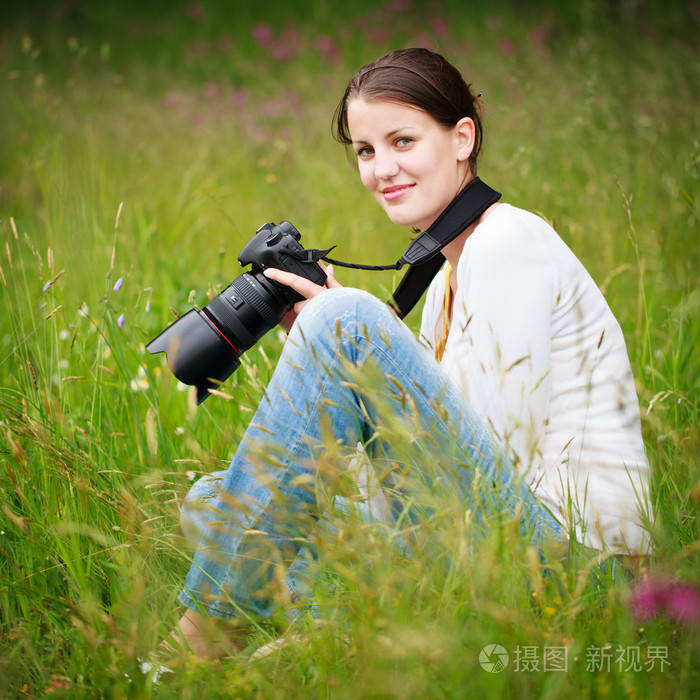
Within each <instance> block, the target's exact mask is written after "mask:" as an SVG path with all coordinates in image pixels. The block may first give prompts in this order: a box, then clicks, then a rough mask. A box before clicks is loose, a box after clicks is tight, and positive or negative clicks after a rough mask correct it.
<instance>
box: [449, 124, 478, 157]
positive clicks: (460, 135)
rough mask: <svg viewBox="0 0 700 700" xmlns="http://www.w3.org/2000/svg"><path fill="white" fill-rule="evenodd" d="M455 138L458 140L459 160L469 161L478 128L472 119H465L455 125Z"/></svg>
mask: <svg viewBox="0 0 700 700" xmlns="http://www.w3.org/2000/svg"><path fill="white" fill-rule="evenodd" d="M454 129H455V137H456V138H457V160H458V161H465V160H469V156H470V155H471V154H472V151H473V150H474V140H475V138H476V127H475V126H474V121H473V120H472V119H471V118H470V117H463V118H462V119H460V120H459V121H458V122H457V123H456V124H455V127H454Z"/></svg>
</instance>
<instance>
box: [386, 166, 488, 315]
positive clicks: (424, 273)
mask: <svg viewBox="0 0 700 700" xmlns="http://www.w3.org/2000/svg"><path fill="white" fill-rule="evenodd" d="M500 198H501V193H500V192H496V190H494V189H491V188H490V187H489V186H488V185H487V184H486V183H485V182H483V181H482V180H480V179H479V178H478V177H475V178H474V179H473V180H472V181H471V182H470V183H469V184H468V185H467V186H466V187H465V188H464V189H463V190H461V191H460V192H459V194H458V195H457V196H456V197H455V198H454V199H453V200H452V201H451V202H450V203H449V204H448V205H447V207H445V209H444V210H443V212H442V214H440V216H438V218H437V219H435V221H434V222H433V224H432V225H431V226H429V227H428V228H427V229H426V230H425V231H423V233H421V234H420V235H419V236H418V237H417V238H416V239H415V240H414V241H412V242H411V244H410V245H409V246H408V248H406V250H405V251H404V253H403V255H402V256H401V260H400V261H399V262H401V263H405V264H408V265H410V267H409V268H408V270H406V274H405V275H404V276H403V278H402V279H401V282H399V285H398V287H396V290H395V291H394V293H393V294H392V295H391V298H390V299H389V300H388V301H387V304H389V306H391V307H392V308H393V309H394V310H395V311H396V313H397V314H398V316H399V318H405V317H406V316H407V315H408V314H409V312H410V311H411V309H412V308H413V307H414V306H415V305H416V304H417V303H418V301H419V300H420V298H421V297H422V296H423V294H424V292H425V290H426V289H427V288H428V287H429V286H430V283H431V282H432V280H433V277H435V275H436V274H437V273H438V270H439V269H440V268H441V267H442V264H443V263H444V262H445V258H444V257H443V256H442V255H439V253H440V251H441V250H442V249H443V248H444V247H445V246H446V245H447V244H448V243H450V242H451V241H453V240H454V239H455V238H457V236H459V235H460V234H461V233H462V232H463V231H464V230H465V229H466V228H468V227H469V226H471V224H473V223H474V222H475V221H476V220H477V219H478V218H479V217H480V216H481V215H482V214H483V213H484V212H485V211H486V210H487V209H488V208H489V207H490V206H491V205H492V204H495V203H496V202H497V201H498V200H499V199H500Z"/></svg>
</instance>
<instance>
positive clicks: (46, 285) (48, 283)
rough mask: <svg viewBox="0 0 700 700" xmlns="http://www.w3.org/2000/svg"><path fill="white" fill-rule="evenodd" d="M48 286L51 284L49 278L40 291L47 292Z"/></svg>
mask: <svg viewBox="0 0 700 700" xmlns="http://www.w3.org/2000/svg"><path fill="white" fill-rule="evenodd" d="M50 286H51V280H49V281H48V282H47V283H46V284H45V285H44V289H43V290H42V291H44V292H48V291H49V287H50Z"/></svg>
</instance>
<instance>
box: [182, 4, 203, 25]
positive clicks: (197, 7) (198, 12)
mask: <svg viewBox="0 0 700 700" xmlns="http://www.w3.org/2000/svg"><path fill="white" fill-rule="evenodd" d="M185 13H186V14H187V16H188V17H189V18H190V19H191V20H192V21H193V22H198V21H199V20H201V19H202V18H203V17H204V7H203V5H202V4H201V3H198V2H192V3H190V4H189V5H188V6H187V7H186V8H185Z"/></svg>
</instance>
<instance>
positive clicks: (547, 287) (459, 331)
mask: <svg viewBox="0 0 700 700" xmlns="http://www.w3.org/2000/svg"><path fill="white" fill-rule="evenodd" d="M485 223H486V224H488V221H487V222H485ZM504 223H505V224H506V225H505V226H503V225H499V226H488V225H485V226H483V230H478V231H477V232H475V234H473V235H472V237H471V238H470V239H469V240H468V241H467V245H466V246H465V253H466V255H465V254H464V253H463V255H462V258H461V259H460V263H459V266H458V273H457V285H458V288H457V298H456V300H455V307H454V310H453V325H452V332H451V333H450V336H451V338H450V341H448V347H449V345H450V343H451V344H452V347H450V348H449V356H448V353H447V352H446V358H445V360H444V361H443V363H445V362H447V363H448V366H446V369H447V371H448V373H450V374H451V375H452V376H455V375H457V376H458V381H459V383H460V384H461V385H462V388H463V390H464V392H465V393H466V395H467V398H468V400H469V402H470V405H471V407H472V408H473V409H474V410H475V411H476V413H477V414H478V415H480V416H481V417H482V419H485V420H487V421H488V422H489V423H490V424H491V426H492V427H493V429H494V430H495V432H496V435H497V437H498V438H499V440H500V441H502V443H503V444H504V445H505V446H506V449H507V451H508V452H509V454H510V455H511V456H512V457H513V458H514V459H515V460H516V462H519V463H520V464H521V466H522V467H524V468H525V469H529V468H530V467H531V466H534V465H536V464H537V463H539V461H540V456H541V446H542V438H543V435H544V429H545V424H546V420H547V397H548V395H549V379H548V372H549V368H550V363H551V338H552V328H551V319H552V309H553V307H554V305H555V303H556V287H557V281H556V280H557V273H556V266H555V265H554V262H553V260H552V256H551V255H550V254H549V250H548V248H547V246H546V244H545V243H544V242H543V241H542V239H541V237H540V236H538V235H537V233H536V232H535V231H530V230H528V227H527V226H524V227H523V228H521V227H520V226H519V225H518V224H519V223H520V222H518V221H513V220H512V219H511V220H507V221H506V222H504ZM472 239H473V240H472Z"/></svg>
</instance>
